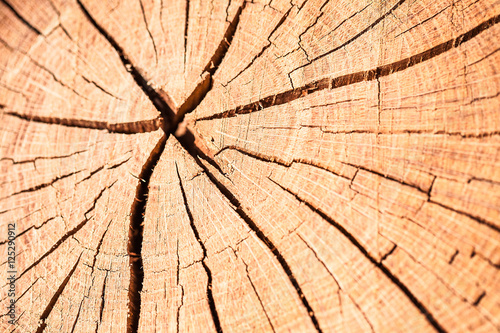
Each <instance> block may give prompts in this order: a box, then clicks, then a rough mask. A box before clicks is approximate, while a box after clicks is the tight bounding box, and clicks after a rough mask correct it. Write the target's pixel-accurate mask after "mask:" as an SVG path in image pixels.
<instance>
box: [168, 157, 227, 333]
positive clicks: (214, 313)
mask: <svg viewBox="0 0 500 333" xmlns="http://www.w3.org/2000/svg"><path fill="white" fill-rule="evenodd" d="M175 169H176V172H177V177H178V178H179V186H180V189H181V193H182V199H183V201H184V207H185V208H186V213H187V215H188V217H189V224H190V225H191V229H192V230H193V233H194V236H195V238H196V240H197V241H198V244H200V247H201V249H202V251H203V259H202V260H201V264H202V265H203V268H204V269H205V272H206V273H207V280H208V281H207V300H208V304H209V306H210V313H211V314H212V319H213V321H214V325H215V329H216V331H217V332H222V327H221V325H220V319H219V314H218V313H217V308H216V306H215V301H214V296H213V293H212V271H211V270H210V268H209V267H208V266H207V264H206V262H205V259H206V258H207V248H206V247H205V244H204V243H203V242H202V241H201V238H200V234H199V232H198V228H197V227H196V224H195V223H194V218H193V215H192V214H191V210H190V209H189V205H188V202H187V198H186V192H185V191H184V186H183V185H182V180H181V176H180V174H179V169H178V168H177V163H175Z"/></svg>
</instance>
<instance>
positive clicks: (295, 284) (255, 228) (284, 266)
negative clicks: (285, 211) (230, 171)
mask: <svg viewBox="0 0 500 333" xmlns="http://www.w3.org/2000/svg"><path fill="white" fill-rule="evenodd" d="M179 142H180V143H181V145H182V146H183V148H184V149H186V151H188V152H190V154H191V156H192V157H193V158H194V159H195V161H196V163H197V164H198V166H200V167H201V168H202V169H203V171H204V172H205V174H206V175H207V176H208V178H209V179H210V181H211V182H212V183H213V184H214V185H215V186H216V187H217V189H218V190H219V191H220V192H221V193H222V194H223V195H224V196H225V197H226V198H227V199H228V200H229V202H230V203H231V204H232V205H233V207H234V210H235V212H236V213H237V214H238V215H239V217H240V218H241V219H242V220H243V221H245V223H246V224H247V225H248V226H249V227H250V229H252V230H253V231H254V232H255V234H256V235H257V237H259V239H260V240H261V241H262V243H264V244H265V245H266V246H267V247H268V249H269V250H270V251H271V252H272V253H273V254H274V255H275V256H276V258H277V259H278V262H279V263H280V265H281V267H282V269H283V270H284V271H285V273H286V275H287V277H288V279H289V280H290V282H291V283H292V285H293V287H294V288H295V291H296V292H297V294H298V296H299V299H300V301H301V302H302V304H303V306H304V307H305V309H306V310H307V313H308V314H309V316H310V318H311V321H312V323H313V325H314V327H315V328H316V330H317V331H318V332H322V330H321V328H320V326H319V323H318V320H317V318H316V315H315V314H314V311H313V309H312V307H311V306H310V304H309V302H308V300H307V299H306V297H305V296H304V293H303V292H302V288H301V287H300V285H299V283H298V282H297V280H296V279H295V276H294V275H293V273H292V270H291V269H290V266H289V265H288V263H287V262H286V260H285V258H284V257H283V255H282V254H281V253H280V252H279V251H278V249H277V247H276V246H275V245H274V243H273V242H272V241H271V240H270V239H269V238H268V237H267V236H266V235H265V234H264V232H262V230H260V228H259V227H258V226H257V225H256V224H255V222H254V221H253V220H252V219H251V218H250V217H249V216H248V214H247V213H246V212H245V211H244V210H243V208H242V205H241V203H240V202H239V200H238V199H237V198H236V197H235V196H234V195H233V194H232V193H231V191H230V190H229V189H228V188H227V187H226V186H224V185H223V184H222V183H221V182H220V181H218V180H217V178H216V177H215V176H214V175H213V174H212V172H211V171H210V170H209V169H208V168H207V167H206V166H205V164H203V163H202V162H201V161H200V159H199V157H198V156H197V155H196V154H193V153H192V151H193V149H192V147H186V145H185V142H183V141H180V140H179ZM205 158H209V157H208V156H205V157H204V159H205ZM206 161H207V163H209V164H211V165H214V164H215V165H217V163H216V162H215V161H213V160H206ZM217 170H219V172H220V167H218V168H217ZM222 175H224V173H222Z"/></svg>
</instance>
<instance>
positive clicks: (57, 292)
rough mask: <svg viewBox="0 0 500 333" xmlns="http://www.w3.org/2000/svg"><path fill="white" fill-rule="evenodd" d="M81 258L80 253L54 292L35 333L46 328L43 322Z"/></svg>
mask: <svg viewBox="0 0 500 333" xmlns="http://www.w3.org/2000/svg"><path fill="white" fill-rule="evenodd" d="M81 258H82V253H81V254H80V256H79V257H78V260H77V261H76V263H75V265H74V266H73V268H72V269H71V271H70V272H69V274H68V275H67V276H66V278H65V279H64V280H63V282H62V283H61V285H60V286H59V288H58V289H57V290H56V292H55V293H54V295H53V296H52V298H51V299H50V301H49V304H47V307H46V308H45V310H44V311H43V312H42V315H41V316H40V324H39V326H38V329H37V330H36V332H37V333H41V332H43V331H44V330H45V327H47V323H46V322H45V320H46V319H47V318H48V316H49V315H50V313H51V312H52V309H53V308H54V305H56V302H57V300H58V299H59V297H60V296H61V294H62V293H63V291H64V288H66V286H67V285H68V282H69V279H70V278H71V276H72V275H73V273H74V272H75V270H76V267H77V266H78V264H79V263H80V259H81Z"/></svg>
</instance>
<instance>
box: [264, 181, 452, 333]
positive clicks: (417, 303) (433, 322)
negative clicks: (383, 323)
mask: <svg viewBox="0 0 500 333" xmlns="http://www.w3.org/2000/svg"><path fill="white" fill-rule="evenodd" d="M268 179H269V180H270V181H271V182H273V183H274V184H276V185H277V186H279V187H280V188H281V189H282V190H283V191H285V192H287V193H289V194H291V195H293V196H294V197H295V199H297V200H298V201H299V202H300V203H302V204H305V205H306V206H307V207H308V208H309V209H310V210H311V211H313V212H314V213H315V214H318V215H319V216H321V218H323V220H325V221H326V222H328V223H329V224H330V225H332V226H333V227H334V228H336V229H337V230H338V231H340V232H341V233H342V234H343V235H344V236H345V237H346V238H347V239H349V241H350V242H351V243H352V244H353V245H354V246H355V247H356V248H358V250H359V251H360V252H361V253H362V254H363V255H364V256H365V258H367V259H368V260H369V261H370V262H371V263H372V264H373V265H375V266H377V267H378V268H379V269H380V270H381V271H382V272H383V273H384V274H385V276H387V277H388V278H389V279H390V280H391V281H392V282H393V283H394V284H395V285H396V286H397V287H398V288H399V289H400V290H401V291H402V292H403V293H404V294H405V295H406V296H407V297H408V299H409V300H410V301H411V302H412V303H413V305H414V306H415V307H416V308H417V309H419V310H420V312H421V313H422V314H423V315H424V316H425V317H426V319H427V321H428V322H429V323H430V324H431V325H432V326H433V327H434V328H435V329H436V331H438V332H442V333H444V332H446V331H445V330H444V328H443V327H442V326H441V325H440V324H439V323H438V322H437V320H436V319H435V318H434V316H433V315H432V314H431V313H430V311H429V310H428V309H427V308H426V307H425V306H424V305H423V304H422V303H421V302H420V301H419V300H418V299H417V297H416V296H415V295H413V294H412V293H411V291H410V290H409V289H408V287H406V286H405V285H404V284H403V283H402V282H401V281H400V280H399V279H398V278H397V277H396V276H395V275H394V274H393V273H392V272H391V271H390V270H389V269H388V268H387V267H386V266H385V265H384V263H383V261H382V260H381V261H380V262H379V261H377V260H376V259H375V258H373V257H372V256H371V255H370V254H369V253H368V251H367V250H366V249H365V248H364V247H363V245H361V243H360V242H359V241H358V240H357V239H356V238H355V237H354V236H353V235H352V234H351V233H349V231H347V229H345V228H344V226H342V225H341V224H340V223H338V222H336V221H335V220H333V219H332V218H331V217H330V216H328V215H327V214H325V213H324V212H323V211H322V209H321V208H316V207H314V206H313V205H312V204H311V203H309V202H308V201H306V200H303V199H302V198H300V197H299V196H298V195H297V194H295V193H293V192H292V191H291V190H289V189H287V188H286V187H284V186H282V185H281V184H279V183H277V182H276V181H274V180H273V179H271V178H269V177H268ZM395 248H396V247H393V248H392V249H391V250H390V251H389V252H388V253H387V254H386V255H385V256H384V257H383V258H384V259H385V258H387V257H388V256H389V255H390V254H391V253H392V252H393V251H394V250H395Z"/></svg>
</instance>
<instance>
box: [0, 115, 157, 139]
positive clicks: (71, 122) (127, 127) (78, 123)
mask: <svg viewBox="0 0 500 333" xmlns="http://www.w3.org/2000/svg"><path fill="white" fill-rule="evenodd" d="M5 114H6V115H9V116H12V117H17V118H19V119H22V120H27V121H31V122H36V123H43V124H52V125H61V126H66V127H78V128H87V129H96V130H105V131H108V132H109V133H122V134H137V133H147V132H154V131H157V130H158V129H159V128H161V127H162V124H163V120H162V119H161V118H155V119H148V120H139V121H133V122H127V123H108V122H106V121H96V120H87V119H74V118H59V117H44V116H37V115H28V114H22V113H17V112H6V113H5Z"/></svg>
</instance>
